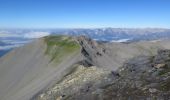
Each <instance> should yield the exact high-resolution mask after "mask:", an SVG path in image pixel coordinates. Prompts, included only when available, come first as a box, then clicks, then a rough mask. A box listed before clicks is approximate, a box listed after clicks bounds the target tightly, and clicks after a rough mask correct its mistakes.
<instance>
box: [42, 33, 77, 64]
mask: <svg viewBox="0 0 170 100" xmlns="http://www.w3.org/2000/svg"><path fill="white" fill-rule="evenodd" d="M45 42H46V43H47V49H46V52H45V54H48V55H50V56H51V60H50V62H52V61H56V62H60V61H61V60H62V58H63V57H64V56H67V55H69V54H72V53H73V52H76V51H78V50H79V49H80V46H79V44H78V43H77V42H76V41H75V40H74V39H73V38H72V37H69V36H64V35H55V36H47V37H45Z"/></svg>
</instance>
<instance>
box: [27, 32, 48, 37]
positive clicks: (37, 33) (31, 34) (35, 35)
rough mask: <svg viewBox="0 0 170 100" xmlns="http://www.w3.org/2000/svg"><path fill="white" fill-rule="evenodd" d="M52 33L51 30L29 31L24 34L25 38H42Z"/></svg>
mask: <svg viewBox="0 0 170 100" xmlns="http://www.w3.org/2000/svg"><path fill="white" fill-rule="evenodd" d="M48 35H50V33H49V32H29V33H26V34H24V38H40V37H44V36H48Z"/></svg>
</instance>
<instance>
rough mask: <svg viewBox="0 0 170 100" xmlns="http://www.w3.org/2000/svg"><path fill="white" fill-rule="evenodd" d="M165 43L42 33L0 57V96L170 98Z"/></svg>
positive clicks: (37, 99)
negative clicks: (119, 40)
mask: <svg viewBox="0 0 170 100" xmlns="http://www.w3.org/2000/svg"><path fill="white" fill-rule="evenodd" d="M169 44H170V40H159V41H138V42H130V43H129V42H128V43H117V42H112V43H110V42H102V41H95V40H92V39H91V38H88V37H86V36H67V35H54V36H46V37H44V38H41V39H37V40H35V41H33V42H32V43H30V44H27V45H25V46H22V47H18V48H16V49H14V50H12V51H10V52H9V53H8V54H6V55H5V56H3V57H2V58H0V80H1V82H0V99H1V100H155V99H156V100H169V99H170V96H169V95H170V85H169V84H170V45H169Z"/></svg>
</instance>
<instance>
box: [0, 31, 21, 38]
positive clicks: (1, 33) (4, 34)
mask: <svg viewBox="0 0 170 100" xmlns="http://www.w3.org/2000/svg"><path fill="white" fill-rule="evenodd" d="M0 37H2V38H8V37H21V35H19V34H15V33H10V32H8V31H0Z"/></svg>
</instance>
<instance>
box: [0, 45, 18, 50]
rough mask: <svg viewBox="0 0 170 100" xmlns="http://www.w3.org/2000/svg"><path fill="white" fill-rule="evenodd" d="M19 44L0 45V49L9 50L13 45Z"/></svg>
mask: <svg viewBox="0 0 170 100" xmlns="http://www.w3.org/2000/svg"><path fill="white" fill-rule="evenodd" d="M20 46H21V45H6V46H0V50H9V49H12V48H15V47H20Z"/></svg>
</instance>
